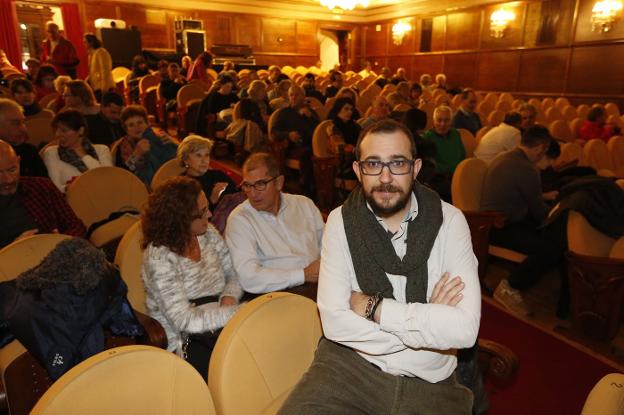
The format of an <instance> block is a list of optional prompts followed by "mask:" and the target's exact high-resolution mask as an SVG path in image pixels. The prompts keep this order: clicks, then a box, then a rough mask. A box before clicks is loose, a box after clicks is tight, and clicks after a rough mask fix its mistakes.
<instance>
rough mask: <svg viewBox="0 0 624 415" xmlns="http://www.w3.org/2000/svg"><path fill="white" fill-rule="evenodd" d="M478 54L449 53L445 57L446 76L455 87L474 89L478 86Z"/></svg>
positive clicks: (448, 81)
mask: <svg viewBox="0 0 624 415" xmlns="http://www.w3.org/2000/svg"><path fill="white" fill-rule="evenodd" d="M477 56H478V55H477V53H457V54H455V53H452V54H451V53H449V54H447V55H445V57H444V74H445V75H446V79H447V83H448V84H449V85H450V86H453V87H460V88H474V87H475V86H476V85H477V80H476V79H475V74H476V70H477Z"/></svg>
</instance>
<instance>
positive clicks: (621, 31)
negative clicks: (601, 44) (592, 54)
mask: <svg viewBox="0 0 624 415" xmlns="http://www.w3.org/2000/svg"><path fill="white" fill-rule="evenodd" d="M578 1H579V9H578V18H577V24H576V34H575V37H574V40H575V41H576V42H588V41H604V40H614V39H624V23H623V22H622V19H621V18H620V19H619V21H618V22H616V24H615V25H614V26H613V28H612V29H611V30H610V31H609V32H606V33H603V32H594V31H592V25H591V11H592V7H594V4H595V3H596V1H595V0H578Z"/></svg>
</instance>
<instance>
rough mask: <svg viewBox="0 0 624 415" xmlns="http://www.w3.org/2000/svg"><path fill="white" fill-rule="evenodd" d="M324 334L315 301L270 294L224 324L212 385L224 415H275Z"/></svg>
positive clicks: (212, 364)
mask: <svg viewBox="0 0 624 415" xmlns="http://www.w3.org/2000/svg"><path fill="white" fill-rule="evenodd" d="M321 335H322V329H321V321H320V319H319V316H318V311H317V309H316V304H315V303H314V301H312V300H310V299H308V298H305V297H302V296H299V295H295V294H290V293H283V292H277V293H270V294H265V295H263V296H260V297H258V298H256V299H254V300H252V301H251V302H249V303H247V304H245V305H244V306H243V307H242V308H241V309H240V310H239V311H238V312H237V313H236V314H235V315H234V317H232V319H231V320H230V321H229V322H228V324H227V325H226V326H225V328H224V329H223V331H222V332H221V334H220V335H219V340H218V341H217V344H216V346H215V349H214V351H213V353H212V357H211V359H210V368H209V371H208V386H209V387H210V390H211V391H212V394H213V399H214V402H215V406H216V408H217V412H218V413H219V414H220V415H240V414H245V415H256V414H269V413H270V414H274V413H275V411H276V410H277V409H279V407H280V406H281V404H282V402H283V401H284V400H286V398H287V397H288V394H289V393H290V391H291V390H292V388H293V387H294V386H295V385H296V384H297V382H298V381H299V379H300V378H301V376H302V375H303V373H304V372H305V371H306V370H307V369H308V367H309V366H310V364H311V362H312V359H313V357H314V352H315V350H316V346H317V343H318V341H319V339H320V337H321Z"/></svg>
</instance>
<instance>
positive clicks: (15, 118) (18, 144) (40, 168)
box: [0, 98, 52, 177]
mask: <svg viewBox="0 0 624 415" xmlns="http://www.w3.org/2000/svg"><path fill="white" fill-rule="evenodd" d="M25 119H26V117H24V113H23V110H22V107H20V106H19V104H18V103H17V102H15V101H13V100H12V99H7V98H0V140H4V141H6V142H7V143H9V144H10V145H11V146H12V147H13V149H14V150H15V153H16V154H17V155H18V157H19V165H20V171H21V172H22V175H24V176H39V177H48V170H47V169H46V166H45V164H43V160H41V157H39V151H38V150H37V147H35V146H34V145H32V144H30V143H28V142H27V141H28V131H27V130H26V124H25V123H24V120H25ZM51 138H52V137H50V139H51Z"/></svg>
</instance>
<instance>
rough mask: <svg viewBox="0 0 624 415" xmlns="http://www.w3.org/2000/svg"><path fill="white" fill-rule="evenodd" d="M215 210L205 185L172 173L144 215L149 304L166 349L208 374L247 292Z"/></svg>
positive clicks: (142, 271) (144, 258)
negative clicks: (212, 222)
mask: <svg viewBox="0 0 624 415" xmlns="http://www.w3.org/2000/svg"><path fill="white" fill-rule="evenodd" d="M173 212H175V214H172V213H173ZM210 216H211V212H210V210H209V209H208V200H207V198H206V195H205V194H204V192H203V191H202V189H201V186H200V185H199V183H197V182H196V181H195V180H192V179H189V178H187V177H173V178H171V179H169V180H167V181H166V182H165V183H163V184H162V185H160V186H158V187H157V188H156V189H154V192H152V194H151V195H150V197H149V199H148V201H147V206H146V208H145V212H144V213H143V214H142V215H141V226H142V231H143V240H142V241H141V245H142V248H143V249H145V251H144V252H143V266H142V268H141V277H142V278H143V282H144V284H145V292H146V299H145V302H146V305H147V310H148V312H149V314H150V315H151V316H152V317H153V318H155V319H156V320H158V322H159V323H160V324H161V325H162V326H163V328H164V329H165V332H166V333H167V343H168V346H167V349H168V350H169V351H171V352H176V353H177V354H178V355H179V356H181V357H183V358H184V359H185V360H187V361H188V362H189V363H190V364H191V365H192V366H193V367H194V368H195V369H197V371H198V372H199V373H200V374H201V375H202V376H203V378H204V379H206V377H207V372H208V362H209V361H210V355H211V354H212V349H213V347H214V345H215V343H216V341H217V337H218V336H219V333H220V331H221V328H223V326H225V324H226V323H227V322H228V320H229V319H230V318H231V317H232V316H233V315H234V313H235V312H236V311H237V310H238V307H239V305H238V300H239V299H240V297H241V295H242V290H241V287H240V284H239V282H238V276H237V275H236V271H235V270H234V267H233V266H232V260H231V258H230V253H229V252H228V248H227V246H226V245H225V243H224V242H223V239H222V238H221V235H219V232H218V231H217V230H216V229H215V228H214V227H213V226H212V225H210V223H209V222H208V220H209V219H210Z"/></svg>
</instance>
